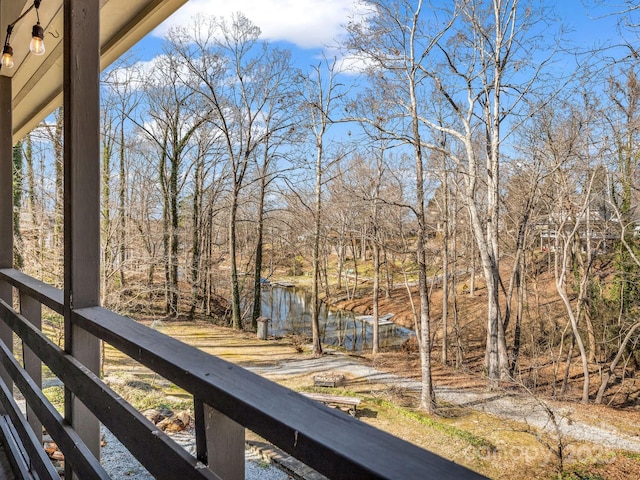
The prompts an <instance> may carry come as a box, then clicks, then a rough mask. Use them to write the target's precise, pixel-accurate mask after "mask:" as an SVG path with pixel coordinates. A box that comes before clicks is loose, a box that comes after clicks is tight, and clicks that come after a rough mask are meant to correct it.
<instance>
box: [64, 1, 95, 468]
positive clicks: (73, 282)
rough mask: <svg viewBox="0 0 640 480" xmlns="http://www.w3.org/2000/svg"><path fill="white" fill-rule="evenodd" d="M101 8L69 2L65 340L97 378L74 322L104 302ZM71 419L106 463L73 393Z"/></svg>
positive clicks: (87, 338)
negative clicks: (77, 312)
mask: <svg viewBox="0 0 640 480" xmlns="http://www.w3.org/2000/svg"><path fill="white" fill-rule="evenodd" d="M100 3H101V2H99V1H98V0H64V301H65V318H64V322H65V323H64V324H65V339H64V340H65V350H66V351H67V352H68V353H70V354H71V355H73V356H74V357H75V358H76V359H78V360H79V361H80V362H82V363H83V364H84V365H85V366H86V367H87V368H88V369H90V370H91V371H93V372H94V373H96V374H98V373H99V370H100V341H99V340H98V339H97V338H95V337H94V336H92V335H90V334H88V333H87V332H85V331H84V330H82V329H80V328H78V327H76V326H74V325H73V323H72V316H73V310H75V309H79V308H86V307H91V306H97V305H99V302H100V286H99V285H100V282H99V278H100V133H99V132H100V128H99V125H100V115H99V111H100V106H99V103H100V102H99V75H100V41H99V40H100V38H99V30H100V28H99V27H100ZM65 417H66V419H67V421H69V422H70V423H71V424H72V425H73V428H74V429H75V430H76V431H77V432H78V433H79V434H80V436H81V438H82V439H83V441H84V442H85V443H86V444H87V446H88V447H89V449H90V450H91V451H92V452H93V453H94V455H95V456H96V458H100V424H99V422H98V420H97V419H96V418H95V417H94V416H93V414H91V413H90V412H89V410H88V409H87V408H86V407H85V406H84V405H83V404H82V403H81V402H80V401H79V400H77V399H76V398H74V397H73V395H72V394H71V393H70V392H68V391H67V392H66V395H65ZM69 478H71V477H69Z"/></svg>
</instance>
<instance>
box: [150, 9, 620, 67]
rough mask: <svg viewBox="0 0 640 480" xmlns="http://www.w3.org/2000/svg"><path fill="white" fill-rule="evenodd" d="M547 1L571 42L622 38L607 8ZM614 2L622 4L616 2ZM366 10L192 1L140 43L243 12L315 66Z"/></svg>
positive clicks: (592, 42) (273, 38) (264, 34)
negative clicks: (205, 18)
mask: <svg viewBox="0 0 640 480" xmlns="http://www.w3.org/2000/svg"><path fill="white" fill-rule="evenodd" d="M444 1H447V2H449V1H451V0H444ZM545 1H548V2H549V4H551V5H554V4H555V11H556V12H557V14H558V16H559V20H560V21H562V22H563V24H564V25H565V26H566V27H567V28H568V29H569V30H571V31H572V33H571V38H572V39H573V40H575V41H577V42H579V43H581V44H582V45H583V46H585V47H587V46H593V45H596V44H599V43H601V42H607V41H615V39H616V38H618V32H617V31H616V29H615V18H613V17H608V16H606V13H607V12H608V10H609V9H608V8H606V7H601V8H598V9H595V8H593V6H592V7H591V8H590V11H589V12H587V8H586V7H585V4H593V2H594V0H559V1H556V0H545ZM608 3H611V2H608ZM614 3H616V4H619V3H622V2H621V0H616V1H615V2H614ZM364 11H365V9H364V7H363V5H362V2H360V1H358V0H234V1H232V2H230V1H229V0H189V1H188V2H187V4H186V5H184V6H183V7H182V8H181V9H180V10H178V11H177V12H176V13H175V14H174V15H173V16H172V17H171V18H169V19H168V20H167V21H165V22H164V23H163V24H162V25H161V26H160V27H158V28H157V29H156V30H154V32H152V34H151V35H149V36H148V37H147V38H146V39H145V40H143V41H142V45H143V46H145V48H146V49H147V51H148V52H149V55H153V53H154V52H155V51H157V45H158V39H160V38H162V36H163V35H164V34H165V33H166V32H167V31H168V29H169V28H170V27H171V26H173V25H181V24H182V25H184V24H187V23H189V20H190V18H191V17H193V16H195V15H197V14H205V15H215V16H224V17H230V16H231V14H232V13H234V12H242V13H243V14H244V15H246V16H247V17H248V18H249V19H250V20H251V21H252V22H253V23H254V24H256V25H257V26H259V27H260V29H261V30H262V38H263V39H264V40H268V41H269V42H274V43H278V42H282V43H283V44H284V46H286V47H287V48H289V49H290V50H291V51H292V52H293V55H294V58H295V59H296V60H297V61H298V63H299V64H301V63H304V62H306V63H308V65H311V64H316V63H317V60H318V58H319V57H320V54H321V52H322V50H323V49H324V47H325V46H326V45H330V44H332V43H334V41H335V39H336V38H337V37H339V36H340V35H341V34H342V33H343V32H344V29H343V26H344V24H346V23H347V21H348V20H349V19H350V18H351V16H352V15H356V16H357V15H358V14H359V13H360V14H361V13H363V12H364ZM144 59H145V60H149V59H150V58H144ZM301 66H302V65H301Z"/></svg>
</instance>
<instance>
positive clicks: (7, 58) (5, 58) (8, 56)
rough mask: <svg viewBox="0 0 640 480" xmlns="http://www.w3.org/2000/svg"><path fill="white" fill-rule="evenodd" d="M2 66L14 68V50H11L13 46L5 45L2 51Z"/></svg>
mask: <svg viewBox="0 0 640 480" xmlns="http://www.w3.org/2000/svg"><path fill="white" fill-rule="evenodd" d="M2 66H3V67H4V68H13V48H11V45H5V46H4V49H3V50H2Z"/></svg>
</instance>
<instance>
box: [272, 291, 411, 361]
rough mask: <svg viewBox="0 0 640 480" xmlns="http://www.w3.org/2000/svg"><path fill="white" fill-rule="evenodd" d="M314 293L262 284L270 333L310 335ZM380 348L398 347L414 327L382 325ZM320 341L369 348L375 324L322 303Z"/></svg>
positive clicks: (332, 344)
mask: <svg viewBox="0 0 640 480" xmlns="http://www.w3.org/2000/svg"><path fill="white" fill-rule="evenodd" d="M311 304H312V300H311V293H310V292H308V291H306V290H302V289H297V288H294V287H283V286H278V285H271V286H263V289H262V316H264V317H267V318H269V319H270V320H271V321H270V322H269V333H270V334H272V335H275V336H278V337H282V336H285V335H287V334H290V333H292V334H303V335H305V336H307V337H309V338H311ZM379 333H380V348H381V349H392V348H397V347H399V346H400V345H401V344H402V343H403V342H404V341H405V340H407V339H408V338H409V337H410V336H412V335H414V333H413V331H412V330H409V329H407V328H403V327H400V326H396V325H394V324H392V323H391V322H388V324H387V325H381V326H380V331H379ZM320 341H321V342H322V343H323V344H324V345H328V346H332V347H342V348H344V349H346V350H348V351H351V352H361V351H366V350H368V349H370V348H371V346H372V342H373V325H372V324H371V323H367V321H366V318H364V317H363V316H358V315H354V313H353V312H349V311H346V310H337V309H332V308H327V306H326V305H325V304H324V303H322V304H321V307H320Z"/></svg>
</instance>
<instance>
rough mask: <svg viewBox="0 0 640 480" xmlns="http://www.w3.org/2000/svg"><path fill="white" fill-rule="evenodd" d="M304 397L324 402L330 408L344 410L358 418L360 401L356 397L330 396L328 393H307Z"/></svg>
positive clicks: (304, 393)
mask: <svg viewBox="0 0 640 480" xmlns="http://www.w3.org/2000/svg"><path fill="white" fill-rule="evenodd" d="M302 395H304V396H305V397H307V398H310V399H312V400H315V401H317V402H322V403H324V404H325V405H328V406H329V407H332V408H339V409H340V410H344V411H346V412H347V413H349V415H351V416H353V417H355V416H356V410H357V408H358V405H360V399H359V398H356V397H343V396H341V395H329V394H327V393H307V392H303V393H302Z"/></svg>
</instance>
